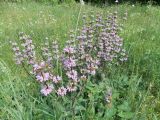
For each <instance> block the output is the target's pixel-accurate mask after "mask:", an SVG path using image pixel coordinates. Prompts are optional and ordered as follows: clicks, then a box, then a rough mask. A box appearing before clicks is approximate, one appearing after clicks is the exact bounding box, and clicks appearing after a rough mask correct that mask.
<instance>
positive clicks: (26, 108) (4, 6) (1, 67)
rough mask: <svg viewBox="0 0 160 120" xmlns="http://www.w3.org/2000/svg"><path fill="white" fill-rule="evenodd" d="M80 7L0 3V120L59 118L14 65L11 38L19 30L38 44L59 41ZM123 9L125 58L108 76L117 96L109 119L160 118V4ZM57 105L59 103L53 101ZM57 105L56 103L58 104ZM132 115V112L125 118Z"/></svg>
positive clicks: (86, 8)
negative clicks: (126, 17) (46, 41)
mask: <svg viewBox="0 0 160 120" xmlns="http://www.w3.org/2000/svg"><path fill="white" fill-rule="evenodd" d="M114 9H116V6H112V7H111V6H109V7H104V8H100V7H93V6H90V5H85V6H83V8H82V10H81V13H83V12H86V13H89V11H95V12H103V13H106V14H107V11H113V10H114ZM79 10H80V6H79V5H78V4H74V5H66V4H62V5H47V4H40V3H35V2H30V3H23V4H20V3H0V119H2V120H7V119H8V120H22V119H24V120H31V119H35V120H38V119H42V118H43V119H44V120H49V119H58V118H57V117H56V116H55V115H56V112H55V111H56V108H54V107H53V105H48V104H47V102H46V101H48V100H51V99H52V97H46V98H44V97H42V96H41V95H40V93H39V89H38V86H37V84H36V82H34V81H33V80H32V79H30V78H28V77H27V75H26V74H25V72H24V71H23V69H22V68H20V67H17V66H16V65H15V64H14V61H13V57H12V51H11V47H10V45H9V41H10V40H13V39H14V40H17V38H18V37H17V34H18V32H21V31H23V32H25V33H27V34H29V35H31V36H32V38H33V42H34V43H36V44H38V45H40V44H41V43H44V40H45V38H46V37H48V38H49V39H51V40H52V39H55V38H58V39H59V43H60V44H61V46H63V45H64V42H65V40H66V39H67V37H68V36H67V34H68V32H69V30H72V29H75V28H76V25H77V18H78V15H79ZM126 10H127V11H128V20H127V21H126V22H124V26H123V30H122V31H121V33H120V35H121V36H122V37H123V38H124V44H125V48H126V49H127V51H128V54H129V59H128V62H127V63H126V64H125V65H124V66H123V67H121V68H114V69H115V70H113V72H112V74H111V75H110V77H109V79H108V81H109V83H110V85H111V87H112V88H113V89H114V91H115V93H116V94H118V95H119V96H120V97H119V99H117V100H116V104H115V106H114V110H115V111H116V112H115V113H113V112H112V113H111V114H113V116H112V117H113V119H114V118H118V119H122V120H123V119H134V120H159V119H160V109H159V108H160V89H159V88H160V7H159V6H151V5H146V6H140V5H135V6H134V7H133V6H130V5H119V6H118V11H119V12H120V14H123V13H124V12H125V11H126ZM52 104H58V103H52ZM57 106H58V105H57ZM130 116H132V117H130ZM110 119H111V118H110Z"/></svg>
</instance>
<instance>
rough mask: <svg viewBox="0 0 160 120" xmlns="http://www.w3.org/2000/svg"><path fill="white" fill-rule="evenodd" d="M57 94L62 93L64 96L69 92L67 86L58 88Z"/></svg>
mask: <svg viewBox="0 0 160 120" xmlns="http://www.w3.org/2000/svg"><path fill="white" fill-rule="evenodd" d="M57 94H58V95H60V96H64V95H66V94H67V89H66V88H65V87H60V88H59V89H58V90H57Z"/></svg>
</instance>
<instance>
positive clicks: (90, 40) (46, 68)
mask: <svg viewBox="0 0 160 120" xmlns="http://www.w3.org/2000/svg"><path fill="white" fill-rule="evenodd" d="M117 22H118V21H117V12H114V13H109V15H108V16H107V17H106V15H105V16H104V17H103V16H102V15H101V14H97V15H96V16H94V15H90V16H89V17H87V16H86V15H84V16H83V26H82V28H81V29H79V30H78V31H76V32H71V34H70V38H69V40H68V41H67V42H66V45H65V47H64V49H63V51H62V52H59V51H60V50H59V47H58V46H59V45H58V44H57V41H53V42H52V44H50V43H48V42H47V40H46V42H45V45H44V47H42V52H41V53H42V56H41V57H40V56H39V55H37V52H36V51H35V46H34V45H33V43H32V39H31V37H30V36H28V35H26V34H24V33H20V34H19V38H20V41H21V43H20V44H21V46H18V43H16V42H13V43H12V46H13V51H14V53H15V61H16V63H17V64H19V65H21V66H22V67H23V68H24V69H25V70H26V72H27V73H28V75H31V77H32V78H33V79H35V80H37V81H38V82H39V83H40V84H41V90H40V92H41V93H42V94H43V95H44V96H48V95H49V94H51V93H53V94H54V93H56V94H55V95H54V96H55V97H57V95H58V96H62V97H64V96H66V95H67V94H68V95H67V96H66V97H68V98H70V99H71V103H72V105H71V107H70V105H67V104H66V105H65V106H64V108H65V107H67V111H68V109H69V108H70V110H72V112H71V113H72V117H76V114H78V117H79V116H80V112H82V111H75V110H76V107H79V106H75V104H76V102H78V101H79V100H80V99H81V100H82V101H86V102H85V106H86V107H85V106H84V105H82V104H81V103H78V104H80V105H81V107H82V106H83V108H87V104H89V101H88V97H89V96H90V94H91V93H92V92H91V91H90V90H91V89H93V88H94V86H97V87H98V86H99V84H101V85H103V84H104V83H103V81H104V78H105V77H107V76H106V75H105V70H106V69H108V70H109V69H112V66H118V65H119V64H122V63H123V62H125V61H126V60H127V54H126V51H125V49H124V48H123V39H122V38H121V37H120V36H119V35H118V34H119V25H118V23H117ZM28 70H29V71H28ZM97 70H98V71H97ZM102 74H103V78H102ZM104 75H105V76H104ZM98 76H99V77H98ZM101 87H102V88H101V89H99V90H96V92H97V93H96V94H98V96H99V98H98V97H97V98H96V100H94V99H93V100H92V99H91V100H92V101H93V102H95V103H96V102H98V101H102V105H103V106H105V105H106V104H107V103H110V102H111V101H110V99H111V97H112V94H111V91H110V92H109V93H108V92H107V93H106V91H107V87H105V84H104V85H103V86H101ZM73 92H75V93H74V94H73V96H72V95H71V94H72V93H73ZM90 92H91V93H90ZM105 94H107V95H105ZM104 98H105V99H104ZM66 101H67V100H65V98H63V102H66ZM97 104H98V103H97ZM97 104H95V107H94V109H95V110H96V111H97V113H96V114H98V113H99V112H98V110H99V109H103V110H102V114H104V111H105V108H101V107H98V106H97ZM96 106H97V107H96ZM69 114H70V113H69ZM103 116H104V115H101V117H102V118H103Z"/></svg>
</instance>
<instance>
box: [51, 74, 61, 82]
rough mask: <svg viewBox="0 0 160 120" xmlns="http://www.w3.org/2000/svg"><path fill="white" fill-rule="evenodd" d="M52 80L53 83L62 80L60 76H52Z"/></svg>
mask: <svg viewBox="0 0 160 120" xmlns="http://www.w3.org/2000/svg"><path fill="white" fill-rule="evenodd" d="M52 80H53V82H54V83H58V82H59V81H61V80H62V78H61V77H60V76H54V77H53V78H52Z"/></svg>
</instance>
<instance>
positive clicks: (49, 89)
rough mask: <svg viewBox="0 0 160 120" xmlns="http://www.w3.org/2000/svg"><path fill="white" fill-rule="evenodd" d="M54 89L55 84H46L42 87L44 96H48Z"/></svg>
mask: <svg viewBox="0 0 160 120" xmlns="http://www.w3.org/2000/svg"><path fill="white" fill-rule="evenodd" d="M52 91H53V86H52V85H46V86H44V87H43V88H42V89H41V93H42V94H43V95H44V96H47V95H48V94H50V93H51V92H52Z"/></svg>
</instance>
